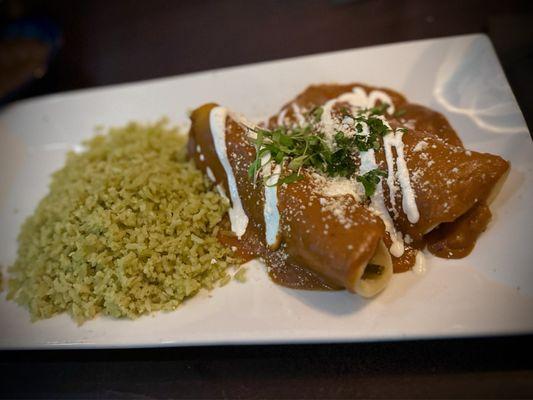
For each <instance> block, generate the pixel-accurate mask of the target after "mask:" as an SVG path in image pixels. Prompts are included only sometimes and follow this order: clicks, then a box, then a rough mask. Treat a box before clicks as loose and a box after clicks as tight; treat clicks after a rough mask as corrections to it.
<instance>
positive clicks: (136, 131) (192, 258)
mask: <svg viewBox="0 0 533 400" xmlns="http://www.w3.org/2000/svg"><path fill="white" fill-rule="evenodd" d="M85 145H86V147H87V149H86V151H84V152H83V153H80V154H75V153H72V152H70V153H69V154H68V155H67V161H66V165H65V166H64V167H63V168H62V169H61V170H59V171H57V172H56V173H54V174H53V176H52V182H51V184H50V191H49V193H48V195H47V196H46V197H45V198H43V199H42V200H41V202H40V203H39V205H38V207H37V209H36V210H35V213H34V214H33V215H32V216H30V217H29V218H28V219H27V220H26V221H25V222H24V224H23V226H22V229H21V232H20V235H19V239H18V240H19V249H18V257H17V260H16V262H15V264H14V265H13V266H12V267H11V268H10V269H9V274H10V275H9V277H10V279H9V293H8V298H10V299H13V300H15V301H16V302H17V303H18V304H20V305H23V306H26V307H27V308H28V309H29V311H30V314H31V317H32V320H36V319H41V318H48V317H51V316H53V315H55V314H58V313H62V312H67V313H69V314H70V315H71V316H72V317H73V318H74V319H75V320H76V321H77V322H78V323H82V322H84V321H86V320H88V319H91V318H93V317H95V316H96V315H97V314H100V313H101V314H105V315H110V316H113V317H127V318H135V317H138V316H140V315H142V314H146V313H149V312H151V311H156V310H165V311H168V310H173V309H175V308H176V307H177V306H178V305H179V304H180V303H182V302H183V301H184V299H186V298H188V297H191V296H193V295H194V294H196V293H197V292H198V291H199V290H200V289H201V288H206V289H212V288H213V287H214V285H215V283H216V282H217V281H219V280H222V281H221V282H223V283H225V282H227V281H228V280H229V278H228V275H227V271H226V269H227V268H228V267H229V266H233V265H236V264H237V263H238V260H236V259H235V258H233V256H232V252H231V250H230V249H228V248H226V247H224V246H223V245H221V244H220V243H219V242H218V240H217V239H216V236H217V232H218V224H219V222H220V221H221V220H222V217H223V215H224V214H225V213H226V211H227V209H228V203H227V200H225V199H223V198H222V197H221V196H219V195H218V194H217V193H216V192H215V191H213V190H212V185H211V184H210V183H209V182H208V181H207V180H206V178H205V177H204V176H203V174H202V173H201V172H200V171H199V170H197V169H196V168H195V167H194V165H193V164H192V162H189V161H187V160H186V149H185V146H186V137H185V136H184V135H180V134H179V132H178V131H177V130H176V129H172V128H169V127H168V126H167V124H166V123H165V122H164V121H160V122H158V123H155V124H151V125H139V124H135V123H130V124H129V125H127V126H125V127H122V128H115V129H111V130H110V131H109V133H108V134H107V135H97V136H96V137H94V138H93V139H92V140H90V141H88V142H86V143H85Z"/></svg>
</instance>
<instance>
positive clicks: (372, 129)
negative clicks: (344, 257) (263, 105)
mask: <svg viewBox="0 0 533 400" xmlns="http://www.w3.org/2000/svg"><path fill="white" fill-rule="evenodd" d="M388 107H389V105H388V104H386V103H383V104H380V105H379V106H377V107H374V108H371V109H365V110H361V111H360V112H359V113H358V114H357V115H356V116H353V115H352V114H351V113H350V110H348V109H346V108H343V109H342V112H343V113H344V115H345V116H350V117H352V118H354V121H355V131H356V132H352V134H351V135H346V134H345V133H344V132H342V131H338V132H337V133H336V134H335V136H334V138H333V145H332V144H331V143H328V142H327V141H326V140H325V138H324V136H323V134H322V133H321V132H320V131H319V130H318V129H317V127H316V126H313V125H306V126H300V127H294V128H287V127H285V126H282V127H278V128H275V129H273V130H268V129H263V128H250V129H251V130H252V131H253V132H255V134H256V137H255V139H252V142H253V144H254V146H255V150H256V158H255V160H254V161H253V162H252V163H251V164H250V167H249V169H248V175H249V177H250V179H253V180H254V183H255V182H256V180H257V177H258V175H259V172H260V170H261V168H263V166H264V164H265V163H271V162H273V163H276V164H278V165H282V166H283V168H286V169H287V170H288V171H287V172H286V173H284V174H281V176H280V178H279V179H278V181H277V183H276V185H282V184H288V183H292V182H296V181H297V180H299V179H301V175H300V171H301V169H302V168H303V167H312V168H314V169H315V170H317V171H319V172H322V173H324V174H326V175H327V176H331V177H336V176H339V177H347V178H350V177H352V176H354V175H355V173H356V170H357V168H356V165H355V163H354V159H353V157H354V155H355V154H356V153H357V152H365V151H368V150H370V149H376V150H377V149H379V146H380V138H381V137H383V136H384V135H386V134H387V133H388V132H390V129H389V128H388V127H387V125H385V123H384V122H383V120H382V119H381V118H380V117H378V115H380V114H382V113H384V112H385V111H386V110H387V108H388ZM323 112H324V109H323V108H322V107H317V108H315V109H313V110H312V111H311V112H309V113H308V116H309V117H310V118H313V119H314V121H315V122H318V121H319V120H320V118H321V116H322V113H323ZM267 154H268V155H269V156H268V160H266V161H262V159H263V157H264V156H265V155H267ZM378 171H379V170H378ZM370 172H372V171H370ZM379 174H380V172H373V173H372V174H370V173H367V174H365V175H363V176H362V177H358V178H357V179H358V181H360V182H361V183H362V184H363V185H364V187H365V192H366V193H367V195H368V196H370V195H371V194H372V193H373V192H374V190H375V185H376V184H377V183H379V176H380V175H379ZM376 179H377V182H375V181H376ZM264 180H265V184H266V181H267V180H268V176H267V177H264ZM368 193H370V194H368Z"/></svg>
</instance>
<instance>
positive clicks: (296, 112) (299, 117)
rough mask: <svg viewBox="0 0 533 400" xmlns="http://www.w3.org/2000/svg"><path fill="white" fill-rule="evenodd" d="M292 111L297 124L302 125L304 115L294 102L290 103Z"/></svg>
mask: <svg viewBox="0 0 533 400" xmlns="http://www.w3.org/2000/svg"><path fill="white" fill-rule="evenodd" d="M292 112H293V113H294V117H295V118H296V119H297V120H298V125H300V126H302V125H304V124H305V117H304V116H303V114H302V111H301V110H300V107H299V106H298V104H296V103H292Z"/></svg>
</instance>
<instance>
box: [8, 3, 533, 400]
mask: <svg viewBox="0 0 533 400" xmlns="http://www.w3.org/2000/svg"><path fill="white" fill-rule="evenodd" d="M532 3H533V2H531V1H511V0H508V1H473V0H461V1H423V0H420V1H414V0H413V1H407V0H405V1H392V0H389V1H371V0H368V1H348V0H346V1H342V0H337V1H325V0H324V1H318V0H316V1H303V0H293V1H290V0H286V1H282V0H279V1H254V0H248V1H246V0H241V1H173V2H171V1H159V0H152V1H131V2H121V1H111V0H107V1H103V0H93V1H86V2H85V1H80V2H70V1H52V2H46V1H44V0H42V1H39V0H34V1H31V0H28V1H21V0H19V1H16V0H7V1H4V2H3V3H2V2H0V7H1V8H2V10H3V11H4V12H7V13H9V15H11V16H16V15H19V14H24V13H26V14H28V13H30V14H37V15H48V16H49V17H51V18H53V19H54V20H55V21H57V23H58V24H59V25H60V26H61V28H62V29H63V36H64V44H63V47H62V50H61V51H60V53H59V54H58V56H57V58H56V59H55V61H54V62H53V64H52V65H51V68H50V70H49V72H48V74H47V75H46V76H45V77H44V78H43V79H42V80H41V81H39V82H38V83H37V84H36V85H34V86H33V87H31V88H30V89H29V90H27V91H26V92H25V93H23V94H22V95H21V96H25V97H29V96H34V95H40V94H45V93H51V92H56V91H63V90H72V89H78V88H84V87H92V86H99V85H107V84H112V83H119V82H129V81H135V80H141V79H148V78H155V77H160V76H168V75H176V74H181V73H186V72H192V71H200V70H206V69H211V68H218V67H224V66H230V65H238V64H246V63H251V62H257V61H262V60H271V59H278V58H284V57H290V56H297V55H302V54H312V53H318V52H323V51H331V50H338V49H345V48H353V47H360V46H369V45H374V44H381V43H390V42H397V41H404V40H413V39H421V38H430V37H439V36H448V35H456V34H464V33H473V32H485V33H487V34H488V35H489V37H490V38H491V40H492V41H493V43H494V45H495V47H496V50H497V52H498V55H499V57H500V59H501V61H502V64H503V66H504V69H505V72H506V74H507V77H508V79H509V81H510V83H511V86H512V88H513V91H514V93H515V95H516V97H517V99H518V102H519V104H520V106H521V108H522V110H523V112H524V114H525V116H526V120H527V122H528V125H529V126H530V127H532V126H533V78H532V73H533V18H532ZM532 264H533V260H532ZM532 312H533V310H532ZM421 323H423V321H422V322H421ZM0 334H1V327H0ZM532 338H533V337H532V336H521V337H506V338H472V339H457V340H432V341H407V342H391V343H367V344H323V345H316V346H310V345H305V346H297V345H290V346H245V347H210V348H176V349H145V350H88V351H54V352H47V351H39V352H3V353H0V369H1V371H0V397H30V398H172V397H187V398H196V397H202V398H219V397H230V398H233V397H260V398H309V397H321V398H353V397H382V398H383V397H385V398H398V397H400V398H414V397H417V398H420V397H422V398H426V397H439V398H449V397H463V398H464V397H469V398H471V397H477V398H479V397H491V398H502V397H513V398H517V397H529V398H531V397H533V361H532V358H531V355H532V352H531V350H530V348H531V347H533V346H532V344H533V340H532Z"/></svg>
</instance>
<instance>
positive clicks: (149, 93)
mask: <svg viewBox="0 0 533 400" xmlns="http://www.w3.org/2000/svg"><path fill="white" fill-rule="evenodd" d="M354 81H359V82H364V83H368V84H371V85H376V86H385V87H390V88H392V89H395V90H398V91H400V92H402V93H404V94H405V95H406V96H407V97H408V98H409V99H410V100H412V101H413V102H418V103H421V104H424V105H426V106H429V107H431V108H434V109H436V110H438V111H441V112H443V113H444V114H445V115H446V116H447V117H448V119H449V120H450V122H451V124H452V125H453V126H454V127H455V128H456V129H457V131H458V132H459V133H460V136H461V137H462V138H463V140H464V143H465V144H466V146H467V147H468V148H471V149H473V150H478V151H484V152H491V153H495V154H499V155H501V156H503V157H504V158H506V159H507V160H510V161H511V164H512V169H511V173H510V175H509V178H508V179H507V182H506V184H505V185H504V187H503V190H502V192H501V193H500V195H499V197H498V198H497V200H496V202H495V203H494V204H493V207H492V209H493V214H494V218H493V221H492V222H491V224H490V226H489V229H488V231H487V232H486V233H485V234H483V236H482V237H481V239H480V240H479V243H478V245H477V247H476V248H475V250H474V252H473V253H472V254H471V255H470V256H469V257H467V258H465V259H462V260H455V261H447V260H442V259H436V258H433V257H430V256H428V272H427V274H426V275H424V276H418V275H415V274H413V273H404V274H400V275H396V276H394V278H393V281H392V283H391V284H390V286H389V287H388V288H387V289H386V290H385V292H384V293H382V294H381V295H379V296H378V297H377V298H375V299H372V300H363V299H361V298H359V297H357V296H354V295H351V294H349V293H346V292H332V293H324V292H307V291H296V290H290V289H285V288H282V287H279V286H276V285H274V284H273V283H272V282H270V280H269V279H268V277H267V275H266V273H265V270H264V267H263V266H262V265H261V264H259V263H256V262H254V263H252V264H251V265H250V268H249V273H248V281H247V283H246V284H239V283H236V282H232V283H231V284H229V285H227V286H225V287H223V288H221V289H217V290H214V291H213V292H211V293H202V294H200V295H199V296H198V297H196V298H193V299H192V300H190V301H188V302H187V303H186V305H185V306H183V307H181V308H179V309H178V310H176V311H175V312H171V313H158V314H155V315H150V316H146V317H143V318H140V319H138V320H135V321H127V320H113V319H110V318H106V317H100V318H97V319H95V320H93V321H89V322H87V323H85V324H84V325H82V326H77V325H76V324H75V323H74V322H72V321H71V320H70V318H69V317H67V316H65V315H62V316H58V317H55V318H51V319H49V320H45V321H39V322H36V323H31V322H30V320H29V315H28V313H27V311H26V310H25V309H23V308H20V307H18V306H17V305H15V304H14V303H13V302H8V301H6V300H5V291H4V293H3V294H2V295H1V297H0V327H1V328H0V348H59V347H71V348H78V347H139V346H185V345H214V344H245V343H304V342H340V341H369V340H390V339H393V340H396V339H406V338H409V339H412V338H440V337H460V336H478V335H500V334H519V333H527V332H532V331H533V311H532V310H533V274H532V272H531V267H532V264H533V246H532V245H531V238H532V237H533V212H531V207H532V205H533V144H532V141H531V139H530V135H529V132H528V130H527V127H526V125H525V122H524V119H523V117H522V115H521V113H520V110H519V108H518V105H517V103H516V101H515V98H514V96H513V94H512V92H511V90H510V88H509V85H508V83H507V80H506V79H505V76H504V74H503V71H502V69H501V66H500V64H499V62H498V60H497V57H496V55H495V53H494V50H493V48H492V46H491V44H490V42H489V40H488V39H487V38H486V37H485V36H482V35H468V36H459V37H452V38H445V39H437V40H423V41H417V42H410V43H400V44H393V45H386V46H378V47H372V48H364V49H355V50H347V51H340V52H335V53H328V54H320V55H313V56H307V57H298V58H294V59H289V60H281V61H274V62H266V63H260V64H256V65H250V66H243V67H236V68H227V69H222V70H216V71H210V72H202V73H197V74H191V75H185V76H179V77H173V78H165V79H159V80H154V81H149V82H141V83H133V84H126V85H119V86H113V87H107V88H101V89H100V88H99V89H91V90H83V91H78V92H73V93H65V94H58V95H53V96H46V97H42V98H38V99H34V100H28V101H23V102H19V103H15V104H13V105H11V106H9V107H7V108H6V109H4V110H3V111H2V112H1V113H0V264H1V265H3V266H4V273H6V271H5V269H6V266H7V265H10V264H11V263H13V261H14V260H15V256H16V249H17V244H16V237H17V234H18V231H19V228H20V225H21V223H22V222H23V220H24V218H25V217H27V216H28V215H29V214H30V213H31V212H32V210H33V209H34V208H35V206H36V205H37V203H38V201H39V199H40V198H41V197H42V196H44V195H45V194H46V192H47V184H48V182H49V177H50V173H52V172H53V171H54V170H56V169H58V168H60V167H61V166H62V164H63V162H64V155H65V152H66V151H67V150H68V149H70V148H74V146H76V145H78V144H79V143H80V141H82V140H83V139H86V138H89V137H90V136H91V135H92V133H93V128H94V127H95V126H97V125H104V126H113V125H120V124H124V123H126V122H128V121H130V120H137V121H148V120H150V121H153V120H156V119H158V118H160V117H162V116H169V117H170V119H171V120H172V121H173V122H176V123H184V124H185V123H187V117H186V111H187V110H188V109H190V108H192V107H196V106H198V105H200V104H202V103H204V102H208V101H216V102H219V103H221V104H224V105H226V106H228V107H229V108H231V109H234V110H236V111H239V112H242V113H244V114H245V115H247V116H249V117H250V118H261V117H265V116H267V115H269V114H272V113H275V112H276V111H277V110H278V109H279V108H280V106H281V105H282V104H283V103H284V102H286V101H288V100H289V99H290V98H292V97H293V96H294V95H295V94H297V93H298V92H300V91H301V90H303V89H304V88H305V87H306V86H307V85H309V84H312V83H319V82H341V83H342V82H345V83H348V82H354Z"/></svg>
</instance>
